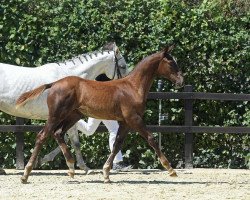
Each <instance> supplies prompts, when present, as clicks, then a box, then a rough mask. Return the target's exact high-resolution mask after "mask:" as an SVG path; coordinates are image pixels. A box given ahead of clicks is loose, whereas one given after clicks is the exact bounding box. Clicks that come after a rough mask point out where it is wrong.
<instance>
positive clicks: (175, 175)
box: [169, 170, 177, 177]
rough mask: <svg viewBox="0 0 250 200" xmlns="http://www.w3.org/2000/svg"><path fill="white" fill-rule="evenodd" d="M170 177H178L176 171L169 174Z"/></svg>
mask: <svg viewBox="0 0 250 200" xmlns="http://www.w3.org/2000/svg"><path fill="white" fill-rule="evenodd" d="M169 176H171V177H177V174H176V171H174V170H173V171H172V172H171V173H170V174H169Z"/></svg>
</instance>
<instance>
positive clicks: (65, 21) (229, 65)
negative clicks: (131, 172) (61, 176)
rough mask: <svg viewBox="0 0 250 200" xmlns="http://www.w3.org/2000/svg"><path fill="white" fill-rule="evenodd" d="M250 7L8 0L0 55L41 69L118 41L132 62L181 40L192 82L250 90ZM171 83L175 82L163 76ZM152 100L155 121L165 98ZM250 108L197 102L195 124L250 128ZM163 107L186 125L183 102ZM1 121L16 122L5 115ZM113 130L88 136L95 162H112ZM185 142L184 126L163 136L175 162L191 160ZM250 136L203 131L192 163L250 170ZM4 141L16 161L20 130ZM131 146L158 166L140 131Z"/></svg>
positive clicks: (2, 11)
mask: <svg viewBox="0 0 250 200" xmlns="http://www.w3.org/2000/svg"><path fill="white" fill-rule="evenodd" d="M249 7H250V6H249V3H248V1H245V0H237V1H233V0H229V1H216V0H199V1H198V0H192V1H187V0H181V1H173V0H164V1H162V0H159V1H155V0H133V1H132V0H125V1H112V0H111V1H105V0H101V1H97V0H84V1H80V0H60V1H59V0H54V1H45V0H33V1H30V0H2V1H1V5H0V62H4V63H10V64H17V65H22V66H29V67H34V66H39V65H42V64H45V63H48V62H52V61H58V60H63V59H66V58H69V57H72V56H74V55H77V54H81V53H84V52H89V51H92V50H96V49H98V48H100V47H101V46H102V45H103V44H105V43H106V42H108V41H116V43H117V45H118V46H119V47H120V49H121V51H122V53H123V54H124V55H125V58H126V60H127V61H128V64H129V66H130V68H131V69H132V68H133V67H134V66H135V64H136V63H137V62H138V61H140V60H141V59H142V58H143V57H145V56H147V55H149V54H151V53H152V52H155V51H157V50H159V49H161V48H162V47H164V45H165V44H168V43H175V44H176V48H175V49H174V52H173V55H175V57H176V58H178V63H179V65H180V66H181V68H182V69H183V72H184V73H185V77H186V79H185V82H186V84H191V85H193V86H194V90H195V91H200V92H230V93H249V91H250V88H249V87H250V85H249V81H250V80H249V77H250V70H249V66H250V63H249V62H250V45H249V38H250V37H249V34H250V33H249V30H248V29H249V18H250V16H249V15H250V12H249V10H250V9H249ZM0 81H1V80H0ZM155 90H156V82H155V83H154V84H153V87H152V91H155ZM163 91H176V90H175V89H173V87H172V85H171V84H169V82H167V81H165V85H164V88H163ZM180 91H181V90H180ZM147 105H148V106H147V110H146V114H145V120H146V123H147V124H157V121H158V102H157V101H149V102H148V104H147ZM248 107H249V103H248V102H219V101H209V102H208V101H196V102H195V105H194V124H195V125H221V126H224V125H225V126H227V125H230V126H241V125H244V126H249V124H250V112H249V108H248ZM215 110H216V111H217V112H216V113H215V112H214V111H215ZM163 112H164V113H168V115H169V119H168V120H167V121H166V122H165V123H166V124H170V125H177V124H179V125H181V124H183V119H184V117H183V113H184V112H183V101H176V100H171V101H164V102H163ZM0 121H1V124H7V123H15V122H14V118H13V117H10V116H7V115H6V114H3V113H0ZM107 138H108V134H107V133H106V134H105V133H104V134H99V133H98V134H96V135H94V136H91V137H85V136H82V137H81V143H82V146H81V149H82V152H84V156H85V158H86V161H87V164H88V165H90V166H91V167H101V166H102V164H103V163H104V161H105V160H106V158H107V154H108V151H109V150H108V139H107ZM156 138H157V134H156ZM183 140H184V136H183V134H164V135H163V138H162V145H163V151H164V153H165V154H166V155H167V157H169V160H171V161H172V164H173V165H174V166H176V165H177V164H178V163H181V162H183V158H184V156H183ZM25 143H26V146H25V159H26V160H27V159H28V158H29V156H30V150H31V149H32V148H33V146H34V134H32V133H28V134H27V135H26V136H25ZM248 144H249V135H247V134H242V135H234V134H232V135H231V134H206V133H204V134H196V135H195V148H194V152H195V155H194V158H195V163H194V164H195V166H197V167H230V168H232V167H233V168H246V167H247V164H246V163H245V160H244V158H245V156H247V155H248V153H249V145H248ZM46 145H47V146H46V148H44V149H43V152H42V154H45V153H48V152H49V151H50V150H51V148H53V147H55V146H56V144H55V143H53V142H52V141H50V142H49V143H47V144H46ZM0 148H1V155H0V162H1V164H0V165H2V166H5V167H14V166H15V161H14V159H15V138H14V136H13V135H12V134H7V133H6V134H5V133H4V134H0ZM123 152H124V155H125V160H126V161H127V162H130V163H131V164H133V165H134V166H135V167H143V168H146V167H148V168H155V167H160V165H159V161H158V160H157V158H156V156H155V153H154V152H153V151H152V149H150V148H149V146H148V144H146V142H145V141H144V140H143V139H141V137H140V136H139V135H138V134H129V136H128V138H127V140H126V142H125V144H124V148H123ZM62 160H63V159H62V157H59V158H57V159H56V160H55V161H54V162H53V163H50V164H47V165H45V166H44V168H62V167H64V168H65V167H66V166H65V162H64V160H63V161H62ZM248 166H249V165H248Z"/></svg>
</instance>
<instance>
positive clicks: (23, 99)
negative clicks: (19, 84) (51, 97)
mask: <svg viewBox="0 0 250 200" xmlns="http://www.w3.org/2000/svg"><path fill="white" fill-rule="evenodd" d="M52 85H53V83H49V84H44V85H42V86H40V87H38V88H35V89H34V90H31V91H29V92H25V93H23V94H22V95H21V96H20V97H19V98H18V99H17V101H16V108H19V107H22V106H24V105H25V104H26V103H27V102H28V101H30V100H32V99H36V98H37V97H39V96H40V95H41V94H42V93H43V91H44V90H47V89H49V88H51V86H52Z"/></svg>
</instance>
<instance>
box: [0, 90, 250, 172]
mask: <svg viewBox="0 0 250 200" xmlns="http://www.w3.org/2000/svg"><path fill="white" fill-rule="evenodd" d="M148 99H183V100H184V112H185V120H184V125H183V126H166V125H161V126H159V125H149V126H147V127H148V129H149V130H150V131H152V132H159V133H185V146H184V152H185V167H186V168H192V167H193V133H237V134H240V133H250V127H211V126H193V102H194V100H196V99H199V100H219V101H250V94H230V93H202V92H193V88H192V86H191V85H186V86H185V87H184V92H179V93H173V92H150V93H149V96H148ZM41 129H42V126H34V125H24V119H22V118H17V119H16V125H0V133H2V132H14V133H15V134H16V143H17V145H16V168H17V169H23V168H24V155H23V148H24V132H26V131H30V132H38V131H40V130H41ZM97 131H106V129H105V127H104V126H100V127H99V128H98V130H97Z"/></svg>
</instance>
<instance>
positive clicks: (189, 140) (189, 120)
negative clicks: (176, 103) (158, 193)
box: [184, 85, 193, 168]
mask: <svg viewBox="0 0 250 200" xmlns="http://www.w3.org/2000/svg"><path fill="white" fill-rule="evenodd" d="M192 91H193V86H192V85H186V86H185V87H184V92H192ZM184 109H185V126H192V125H193V100H192V99H185V101H184ZM185 168H193V133H185Z"/></svg>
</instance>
